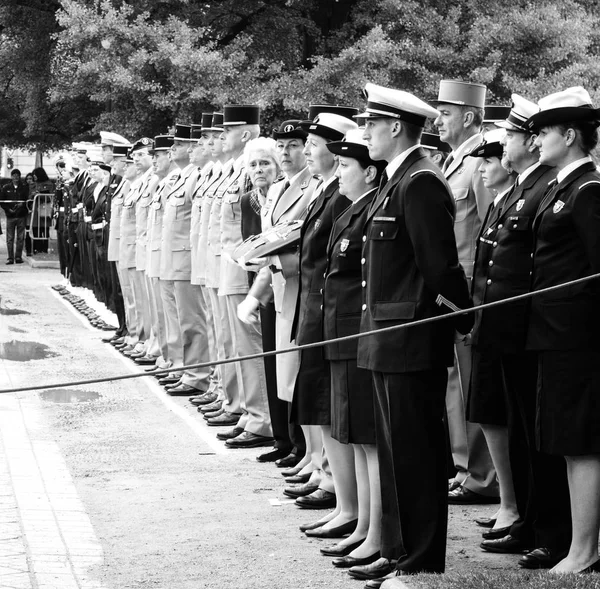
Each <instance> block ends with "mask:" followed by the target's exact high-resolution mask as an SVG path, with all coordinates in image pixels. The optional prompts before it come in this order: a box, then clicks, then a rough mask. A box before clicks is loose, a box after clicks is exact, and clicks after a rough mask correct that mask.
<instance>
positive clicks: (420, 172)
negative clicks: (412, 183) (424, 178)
mask: <svg viewBox="0 0 600 589" xmlns="http://www.w3.org/2000/svg"><path fill="white" fill-rule="evenodd" d="M417 174H433V175H434V176H435V177H436V178H437V174H436V173H435V172H434V171H433V170H417V171H416V172H413V173H412V174H411V175H410V177H411V178H414V177H415V176H416V175H417Z"/></svg>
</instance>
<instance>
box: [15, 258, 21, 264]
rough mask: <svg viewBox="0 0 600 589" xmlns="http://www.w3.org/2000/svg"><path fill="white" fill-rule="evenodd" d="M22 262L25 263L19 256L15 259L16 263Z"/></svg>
mask: <svg viewBox="0 0 600 589" xmlns="http://www.w3.org/2000/svg"><path fill="white" fill-rule="evenodd" d="M22 263H23V260H22V259H21V258H17V259H16V260H15V264H22Z"/></svg>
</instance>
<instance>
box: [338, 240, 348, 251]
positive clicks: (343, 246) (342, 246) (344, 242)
mask: <svg viewBox="0 0 600 589" xmlns="http://www.w3.org/2000/svg"><path fill="white" fill-rule="evenodd" d="M349 245H350V240H349V239H342V243H341V244H340V251H341V252H345V251H346V250H347V249H348V246H349Z"/></svg>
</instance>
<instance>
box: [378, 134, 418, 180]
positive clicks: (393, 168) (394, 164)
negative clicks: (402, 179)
mask: <svg viewBox="0 0 600 589" xmlns="http://www.w3.org/2000/svg"><path fill="white" fill-rule="evenodd" d="M419 147H421V145H420V144H418V143H417V145H413V146H412V147H409V148H408V149H406V150H404V151H403V152H402V153H400V154H398V155H397V156H396V157H395V158H394V159H393V160H392V161H391V162H389V163H388V165H387V166H386V168H385V173H386V174H387V177H388V179H389V178H391V177H392V176H393V175H394V174H395V173H396V172H397V171H398V168H400V166H401V165H402V164H403V163H404V161H405V160H406V158H407V157H408V156H409V155H410V154H411V153H412V152H413V151H416V150H417V149H419Z"/></svg>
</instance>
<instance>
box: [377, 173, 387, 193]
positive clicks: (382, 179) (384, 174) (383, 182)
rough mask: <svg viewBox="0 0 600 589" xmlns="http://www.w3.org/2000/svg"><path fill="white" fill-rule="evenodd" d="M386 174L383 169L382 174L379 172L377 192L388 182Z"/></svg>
mask: <svg viewBox="0 0 600 589" xmlns="http://www.w3.org/2000/svg"><path fill="white" fill-rule="evenodd" d="M388 180H389V178H388V175H387V172H386V171H385V170H383V174H381V180H380V181H379V190H378V191H377V192H381V191H382V190H383V187H384V186H385V185H386V184H387V183H388Z"/></svg>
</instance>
